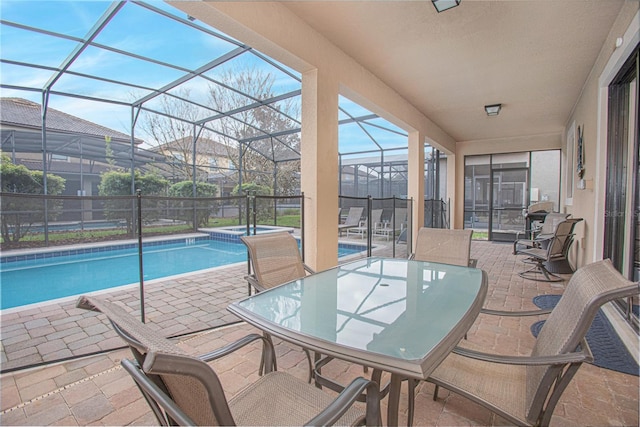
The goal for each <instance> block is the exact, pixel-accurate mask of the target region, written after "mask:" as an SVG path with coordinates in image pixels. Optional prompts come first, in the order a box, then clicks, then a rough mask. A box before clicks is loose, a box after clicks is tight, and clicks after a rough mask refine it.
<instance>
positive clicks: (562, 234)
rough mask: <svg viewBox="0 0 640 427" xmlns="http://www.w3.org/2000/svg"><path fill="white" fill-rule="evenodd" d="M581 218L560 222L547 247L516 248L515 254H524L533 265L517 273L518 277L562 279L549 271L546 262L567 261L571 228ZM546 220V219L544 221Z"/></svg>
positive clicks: (543, 280)
mask: <svg viewBox="0 0 640 427" xmlns="http://www.w3.org/2000/svg"><path fill="white" fill-rule="evenodd" d="M580 221H582V218H569V219H565V220H564V221H562V222H560V223H559V224H558V225H557V226H556V229H555V232H554V234H553V236H552V238H551V239H550V240H549V242H548V243H547V245H546V246H547V247H546V248H543V247H527V248H518V249H517V250H516V255H526V256H527V257H528V260H530V261H531V262H532V263H533V264H534V265H533V267H531V268H530V269H528V270H525V271H521V272H520V273H518V275H519V276H520V277H523V278H525V279H529V280H536V281H539V282H561V281H563V280H564V279H563V278H562V277H560V276H558V275H556V274H554V273H552V272H551V271H549V269H548V267H547V264H549V263H556V264H557V263H559V262H568V261H567V257H568V254H569V248H570V247H571V244H572V243H573V237H574V234H573V230H574V228H575V226H576V224H577V223H578V222H580ZM545 222H546V221H545Z"/></svg>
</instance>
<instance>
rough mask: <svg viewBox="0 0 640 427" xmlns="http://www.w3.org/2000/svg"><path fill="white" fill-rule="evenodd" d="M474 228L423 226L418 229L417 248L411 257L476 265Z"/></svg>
mask: <svg viewBox="0 0 640 427" xmlns="http://www.w3.org/2000/svg"><path fill="white" fill-rule="evenodd" d="M472 234H473V231H472V230H449V229H443V228H427V227H423V228H421V229H420V230H418V237H417V239H416V249H415V251H414V253H413V254H411V256H410V259H415V260H416V261H428V262H440V263H443V264H453V265H460V266H465V267H466V266H472V267H475V263H476V262H477V261H476V260H472V259H471V258H470V255H471V235H472Z"/></svg>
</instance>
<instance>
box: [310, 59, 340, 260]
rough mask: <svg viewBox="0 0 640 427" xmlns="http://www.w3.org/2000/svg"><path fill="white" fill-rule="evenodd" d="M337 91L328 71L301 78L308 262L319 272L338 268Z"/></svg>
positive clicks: (336, 85) (313, 71)
mask: <svg viewBox="0 0 640 427" xmlns="http://www.w3.org/2000/svg"><path fill="white" fill-rule="evenodd" d="M338 91H339V85H338V82H337V80H336V79H335V78H334V77H333V76H331V75H330V74H329V73H328V72H327V71H325V70H317V69H316V70H312V71H308V72H306V73H304V74H303V75H302V136H301V154H302V158H301V167H300V169H301V175H302V176H301V187H302V191H303V192H304V196H305V235H304V238H305V261H306V262H307V263H308V264H309V265H310V266H311V267H312V268H314V269H316V270H324V269H327V268H331V267H334V266H336V265H337V264H338V225H337V224H338V214H337V210H338V179H339V178H338Z"/></svg>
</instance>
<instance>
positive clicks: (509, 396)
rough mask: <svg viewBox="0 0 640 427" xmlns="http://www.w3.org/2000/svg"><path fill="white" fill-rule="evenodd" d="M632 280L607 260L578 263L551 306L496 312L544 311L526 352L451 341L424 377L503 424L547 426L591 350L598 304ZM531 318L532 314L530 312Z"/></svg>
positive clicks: (630, 286) (633, 290)
mask: <svg viewBox="0 0 640 427" xmlns="http://www.w3.org/2000/svg"><path fill="white" fill-rule="evenodd" d="M638 290H639V284H638V283H632V282H630V281H629V280H627V279H625V278H624V277H623V276H622V275H621V274H620V273H618V272H617V271H616V270H615V268H614V267H613V265H612V264H611V262H610V261H609V260H604V261H599V262H596V263H593V264H590V265H587V266H585V267H582V268H581V269H579V270H578V271H576V273H575V274H574V275H573V277H572V278H571V280H570V281H569V284H568V285H567V287H566V289H565V291H564V294H563V295H562V297H561V298H560V301H559V302H558V304H557V305H556V307H555V308H554V309H553V310H552V311H551V310H535V311H529V312H502V311H489V310H483V312H484V313H488V314H492V315H499V316H538V315H540V314H546V313H550V315H549V317H548V318H547V320H546V322H545V323H544V326H543V327H542V329H541V330H540V333H539V334H538V337H537V339H536V342H535V344H534V346H533V349H532V351H531V354H530V355H529V356H505V355H494V354H486V353H482V352H480V351H479V349H478V348H472V347H471V345H470V344H469V343H468V341H465V345H464V346H465V347H466V348H461V347H456V348H455V349H454V351H453V353H451V354H449V356H447V358H446V359H445V360H444V362H442V364H440V365H439V366H438V367H437V368H436V369H435V370H434V371H433V372H432V373H431V375H430V376H429V378H428V379H427V381H429V382H431V383H433V384H435V385H436V388H435V391H434V397H433V398H434V400H436V399H437V396H438V389H439V387H444V388H446V389H447V390H450V391H452V392H454V393H456V394H459V395H461V396H463V397H466V398H468V399H470V400H472V401H473V402H475V403H477V404H479V405H481V406H483V407H485V408H487V409H489V410H490V411H492V412H494V413H495V414H497V415H499V416H501V417H503V418H504V419H506V420H507V422H508V423H509V424H513V425H519V426H534V425H535V426H547V425H549V422H550V421H551V416H552V414H553V411H554V409H555V406H556V404H557V403H558V400H559V399H560V397H561V395H562V393H563V392H564V390H565V389H566V387H567V386H568V384H569V383H570V381H571V379H572V378H573V376H574V375H575V374H576V372H577V370H578V368H579V367H580V365H581V364H582V363H583V362H592V361H593V356H592V354H591V351H590V349H589V345H588V344H587V342H586V340H585V335H586V333H587V330H588V329H589V327H590V326H591V323H592V322H593V319H594V317H595V315H596V313H597V312H598V310H599V309H600V307H601V306H602V305H603V304H605V303H607V302H609V301H611V300H614V299H617V298H624V297H628V296H632V295H637V294H638ZM536 319H537V317H536Z"/></svg>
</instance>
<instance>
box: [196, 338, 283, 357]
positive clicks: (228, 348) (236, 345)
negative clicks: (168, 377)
mask: <svg viewBox="0 0 640 427" xmlns="http://www.w3.org/2000/svg"><path fill="white" fill-rule="evenodd" d="M256 340H262V342H263V345H264V346H265V347H267V349H268V350H269V351H270V352H271V354H272V355H273V357H275V353H274V350H273V344H272V343H271V342H270V341H269V340H268V339H267V338H265V337H264V336H262V335H258V334H249V335H246V336H244V337H242V338H240V339H239V340H237V341H235V342H232V343H231V344H227V345H225V346H224V347H220V348H218V349H216V350H213V351H211V352H209V353H205V354H202V355H200V356H198V359H200V360H202V361H203V362H211V361H212V360H216V359H219V358H221V357H223V356H227V355H229V354H231V353H233V352H234V351H236V350H239V349H241V348H242V347H244V346H246V345H247V344H251V343H252V342H254V341H256Z"/></svg>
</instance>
